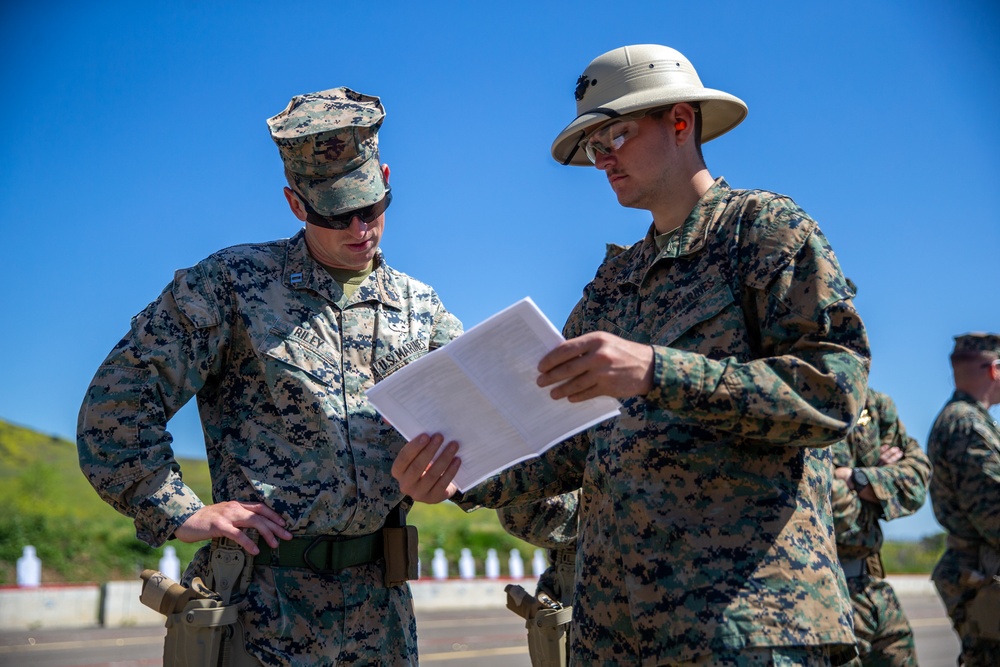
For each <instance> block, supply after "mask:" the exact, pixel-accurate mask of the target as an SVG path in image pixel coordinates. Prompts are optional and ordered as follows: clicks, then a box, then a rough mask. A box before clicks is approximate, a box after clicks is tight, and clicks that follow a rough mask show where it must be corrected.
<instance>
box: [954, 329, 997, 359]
mask: <svg viewBox="0 0 1000 667" xmlns="http://www.w3.org/2000/svg"><path fill="white" fill-rule="evenodd" d="M984 355H992V356H994V357H1000V334H994V333H979V332H977V333H967V334H962V335H961V336H955V349H954V350H953V351H952V353H951V356H952V357H956V358H963V357H981V356H984Z"/></svg>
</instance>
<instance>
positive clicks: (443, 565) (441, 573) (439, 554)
mask: <svg viewBox="0 0 1000 667" xmlns="http://www.w3.org/2000/svg"><path fill="white" fill-rule="evenodd" d="M431 571H432V572H433V574H434V578H435V579H447V578H448V559H447V558H445V555H444V549H435V550H434V558H433V559H431Z"/></svg>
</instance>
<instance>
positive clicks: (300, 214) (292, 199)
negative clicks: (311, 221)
mask: <svg viewBox="0 0 1000 667" xmlns="http://www.w3.org/2000/svg"><path fill="white" fill-rule="evenodd" d="M282 192H284V193H285V200H286V201H287V202H288V208H290V209H292V215H294V216H295V217H296V218H298V219H299V220H301V221H302V222H305V221H306V218H307V217H308V214H307V213H306V209H305V207H304V206H303V205H302V202H301V201H300V200H299V197H298V195H296V194H295V193H294V192H292V189H291V188H290V187H287V186H286V187H285V189H284V190H283V191H282Z"/></svg>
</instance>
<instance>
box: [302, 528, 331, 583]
mask: <svg viewBox="0 0 1000 667" xmlns="http://www.w3.org/2000/svg"><path fill="white" fill-rule="evenodd" d="M337 541H338V540H337V539H336V537H334V536H333V535H318V536H317V537H316V538H315V539H314V540H313V541H312V542H310V544H309V546H307V547H306V548H305V551H303V552H302V562H304V563H305V564H306V567H308V568H309V569H310V570H312V571H313V572H315V573H316V574H330V573H332V572H334V570H333V569H332V568H331V567H330V553H331V552H330V551H327V552H326V563H325V564H324V565H325V566H326V567H319V566H317V565H314V564H313V561H312V559H311V558H310V556H311V555H312V551H313V549H315V548H316V547H318V546H319V545H320V544H323V543H326V542H337Z"/></svg>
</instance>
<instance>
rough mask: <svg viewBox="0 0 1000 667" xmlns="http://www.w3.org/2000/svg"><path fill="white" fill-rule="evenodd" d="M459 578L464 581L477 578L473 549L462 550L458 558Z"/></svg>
mask: <svg viewBox="0 0 1000 667" xmlns="http://www.w3.org/2000/svg"><path fill="white" fill-rule="evenodd" d="M458 576H460V577H461V578H462V579H475V578H476V559H475V558H473V557H472V550H471V549H462V555H461V556H459V557H458Z"/></svg>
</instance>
